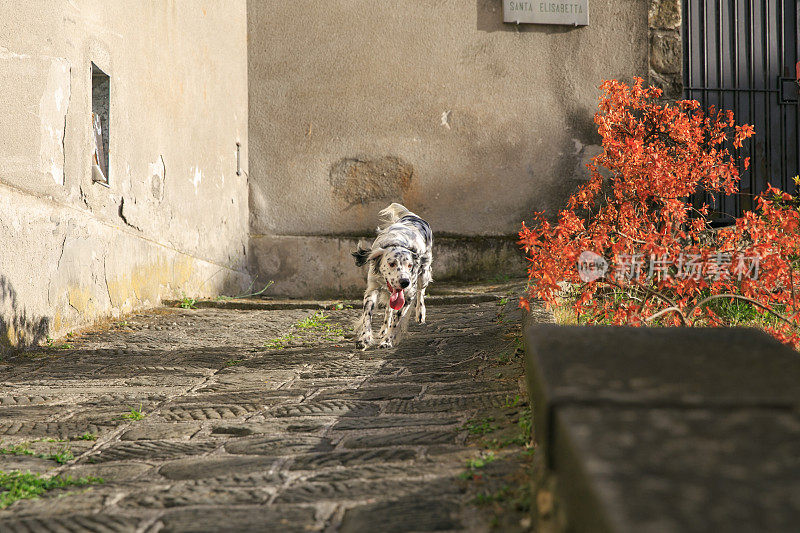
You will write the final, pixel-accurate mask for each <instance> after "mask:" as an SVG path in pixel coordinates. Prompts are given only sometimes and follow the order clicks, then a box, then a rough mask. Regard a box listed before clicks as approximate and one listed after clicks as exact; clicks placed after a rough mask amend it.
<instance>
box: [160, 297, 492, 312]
mask: <svg viewBox="0 0 800 533" xmlns="http://www.w3.org/2000/svg"><path fill="white" fill-rule="evenodd" d="M502 297H503V295H501V294H454V295H442V296H427V297H426V298H425V305H430V306H440V305H464V304H479V303H486V302H493V301H496V300H499V299H500V298H502ZM180 304H181V300H164V301H162V305H164V306H166V307H180ZM339 304H341V305H345V306H348V305H349V306H351V307H352V308H353V309H359V308H360V307H361V301H360V300H261V299H255V298H253V299H244V298H242V299H231V300H227V299H226V300H197V301H196V302H195V303H194V307H196V308H198V309H200V308H213V309H241V310H247V311H257V310H261V311H274V310H286V309H323V310H324V309H328V310H330V309H335V308H336V306H337V305H339Z"/></svg>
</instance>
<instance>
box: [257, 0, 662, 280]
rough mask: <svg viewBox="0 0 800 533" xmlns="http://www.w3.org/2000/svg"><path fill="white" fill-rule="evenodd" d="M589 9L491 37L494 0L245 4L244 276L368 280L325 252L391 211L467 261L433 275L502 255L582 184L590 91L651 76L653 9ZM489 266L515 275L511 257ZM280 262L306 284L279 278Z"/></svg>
mask: <svg viewBox="0 0 800 533" xmlns="http://www.w3.org/2000/svg"><path fill="white" fill-rule="evenodd" d="M590 6H591V7H590V24H589V26H586V27H568V26H533V25H519V26H517V25H515V24H504V23H503V13H502V2H501V1H500V0H476V1H474V2H463V1H459V2H453V1H446V2H442V1H436V2H434V1H432V0H423V1H417V2H374V1H371V0H359V1H351V0H348V1H345V0H331V1H328V2H317V1H312V0H299V1H293V2H256V1H252V2H250V4H249V6H248V32H249V39H250V41H249V42H250V46H249V54H250V56H249V59H250V63H249V80H250V139H251V143H252V150H251V154H252V156H251V158H250V170H251V174H250V205H251V232H252V234H253V237H252V241H251V242H252V243H253V248H252V254H251V257H250V259H251V260H252V261H253V263H252V264H253V267H254V270H255V271H256V272H257V273H258V275H259V276H261V277H262V278H264V279H275V280H276V285H275V287H274V289H275V291H276V292H280V293H283V294H290V295H299V294H301V293H303V294H306V295H313V294H321V293H322V292H325V291H329V290H331V287H332V284H331V277H332V276H335V277H337V279H338V278H341V276H344V277H345V278H346V279H347V280H348V281H347V282H346V283H344V285H348V286H350V285H352V284H351V282H350V281H349V280H351V279H356V280H362V282H363V273H361V272H359V271H357V270H354V269H355V267H354V266H353V264H352V262H351V260H350V259H349V258H347V257H345V256H346V255H347V254H346V253H341V254H340V253H338V252H337V253H332V252H331V246H333V245H332V244H331V243H332V242H334V241H335V242H336V243H337V244H335V246H334V247H336V246H340V244H339V243H340V241H341V242H344V241H349V240H353V239H354V238H356V237H369V236H370V235H371V234H372V232H373V230H374V227H375V225H376V222H377V220H376V216H377V212H378V210H379V209H381V208H383V207H385V206H386V205H387V204H389V203H390V202H392V201H399V202H402V203H404V204H405V205H407V206H408V207H409V208H410V209H412V210H413V211H415V212H416V213H418V214H419V215H421V216H423V217H424V218H426V219H427V220H428V221H429V222H430V223H431V225H432V226H433V229H434V233H435V234H436V235H437V236H443V235H446V236H447V237H452V238H456V239H462V241H461V242H462V244H463V246H466V247H468V248H470V250H471V251H470V252H469V255H471V256H472V257H474V258H475V259H477V260H478V261H477V263H476V262H467V263H461V262H459V261H460V259H455V256H452V255H450V254H447V253H442V254H441V255H440V256H439V258H438V259H437V260H436V261H437V262H436V263H435V267H434V277H435V278H436V277H438V279H445V277H446V276H450V275H453V276H454V277H462V276H464V275H466V276H469V274H470V273H471V272H473V265H475V264H480V263H481V262H483V261H484V260H481V259H480V258H479V257H478V256H479V255H481V254H488V255H493V254H495V252H494V250H496V249H498V248H500V247H502V246H505V244H504V243H509V242H511V243H512V246H511V247H509V249H512V248H513V236H514V235H515V234H516V232H517V231H518V230H519V227H520V223H521V222H522V221H523V220H525V219H526V218H528V217H530V215H531V213H532V212H533V211H541V210H546V211H548V212H550V213H555V212H556V211H557V210H558V209H559V208H561V207H562V206H563V204H564V201H565V199H566V197H567V196H568V195H569V193H570V192H571V191H572V190H574V188H575V187H576V185H577V184H578V183H579V180H581V179H583V177H584V172H585V171H584V168H583V163H584V162H585V161H586V160H587V159H588V158H589V157H590V156H591V155H594V153H596V147H595V146H593V145H596V144H597V143H598V138H597V135H596V129H595V125H594V123H593V114H594V112H595V109H596V105H597V98H598V96H599V91H598V89H597V87H598V86H599V85H600V83H601V82H602V81H603V80H604V79H607V78H618V79H623V80H627V81H630V80H631V78H632V77H633V76H642V77H647V72H648V67H647V61H648V57H649V56H648V45H647V43H648V38H649V33H648V32H649V29H648V22H647V16H648V4H647V3H646V2H643V1H642V0H607V1H604V2H591V4H590ZM342 239H343V240H342ZM484 239H490V240H491V239H495V240H497V241H498V244H497V246H490V247H486V246H484V244H485V240H484ZM278 245H280V250H281V254H282V255H280V256H276V255H275V254H276V253H277V249H278V248H277V246H278ZM346 251H347V250H345V252H346ZM342 257H344V259H345V260H346V261H345V262H344V263H343V262H342ZM497 257H503V258H505V257H514V258H515V259H511V260H508V261H505V260H504V261H496V263H498V267H499V268H500V269H501V270H505V272H501V273H506V274H523V273H524V267H525V265H524V261H522V259H521V257H520V256H519V254H517V255H512V256H508V255H505V254H502V255H501V256H497V255H496V254H495V255H494V259H496V258H497ZM448 258H453V259H452V261H451V260H450V259H448ZM494 259H493V258H492V257H487V258H485V260H488V261H492V260H494ZM290 263H291V264H293V265H296V266H297V267H298V268H300V266H302V269H303V271H304V272H306V274H307V276H306V278H307V279H306V281H304V282H303V283H302V284H301V283H297V284H291V283H288V282H285V283H281V282H279V279H280V278H282V277H285V276H287V274H288V271H281V270H280V268H281V265H286V264H290ZM475 268H477V267H475ZM337 271H341V272H342V274H341V275H340V274H337V273H336V272H337ZM353 283H355V282H353ZM359 284H360V283H359ZM333 286H338V285H337V284H333Z"/></svg>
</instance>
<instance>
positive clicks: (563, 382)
mask: <svg viewBox="0 0 800 533" xmlns="http://www.w3.org/2000/svg"><path fill="white" fill-rule="evenodd" d="M525 342H526V372H527V381H528V388H529V391H530V396H531V401H532V404H533V409H534V428H535V436H536V440H537V443H538V446H539V448H538V451H539V453H543V454H544V461H545V463H546V465H547V470H548V472H550V473H552V477H554V478H555V480H556V483H555V484H556V487H557V488H556V496H557V500H558V502H559V505H560V506H562V507H563V514H564V516H565V517H566V529H567V530H568V531H591V532H605V531H608V532H615V533H616V532H631V533H634V532H635V533H647V532H659V533H661V532H694V531H697V532H710V531H725V532H727V533H731V532H739V531H741V532H747V533H750V532H754V531H759V532H765V531H798V530H800V529H798V528H800V355H798V354H797V353H796V352H794V351H793V350H791V349H790V348H788V347H786V346H783V345H781V344H780V343H778V342H777V341H775V340H774V339H772V338H771V337H769V336H767V335H766V334H764V333H762V332H760V331H757V330H753V329H744V328H735V329H705V328H703V329H700V328H623V327H580V326H574V327H573V326H556V325H552V324H538V325H536V324H532V325H529V326H528V327H526V330H525ZM562 525H563V524H562Z"/></svg>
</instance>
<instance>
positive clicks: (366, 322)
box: [356, 289, 378, 350]
mask: <svg viewBox="0 0 800 533" xmlns="http://www.w3.org/2000/svg"><path fill="white" fill-rule="evenodd" d="M377 303H378V289H373V290H367V292H365V293H364V314H363V315H362V316H361V323H360V324H359V330H358V331H359V333H358V340H357V341H356V346H357V347H359V348H361V349H362V350H366V349H367V347H368V346H369V345H370V344H372V312H373V311H374V310H375V305H376V304H377Z"/></svg>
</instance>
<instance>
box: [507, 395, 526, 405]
mask: <svg viewBox="0 0 800 533" xmlns="http://www.w3.org/2000/svg"><path fill="white" fill-rule="evenodd" d="M520 402H522V398H520V396H519V394H517V395H515V396H514V397H513V398H511V397H510V396H508V397H506V404H505V405H506V407H516V406H518V405H519V404H520Z"/></svg>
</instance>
